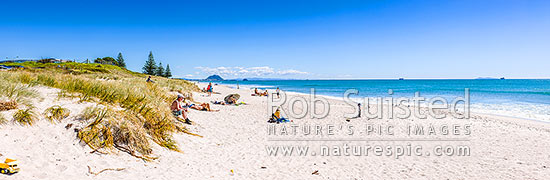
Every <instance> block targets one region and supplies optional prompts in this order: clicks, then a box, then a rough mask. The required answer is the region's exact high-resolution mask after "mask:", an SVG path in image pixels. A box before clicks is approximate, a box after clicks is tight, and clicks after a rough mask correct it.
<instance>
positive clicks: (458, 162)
mask: <svg viewBox="0 0 550 180" xmlns="http://www.w3.org/2000/svg"><path fill="white" fill-rule="evenodd" d="M199 86H200V87H201V88H202V87H203V86H205V84H200V85H199ZM35 89H36V90H37V91H38V92H39V93H40V96H41V97H42V100H36V102H35V103H34V104H35V106H36V107H37V109H38V110H37V112H42V111H43V110H44V109H45V108H47V107H49V106H51V105H52V104H59V105H62V106H64V107H67V108H69V109H70V110H71V116H70V117H69V118H66V119H65V120H63V121H62V122H61V123H57V124H51V123H49V122H48V121H46V120H45V119H43V118H42V117H41V119H40V120H39V121H38V123H37V124H36V125H34V126H31V127H23V126H21V125H17V124H12V123H9V124H5V125H2V127H0V129H1V130H0V135H1V137H2V141H1V142H2V143H0V153H1V154H2V156H0V157H1V158H2V159H3V158H6V157H9V158H15V159H18V160H19V167H20V168H21V172H19V173H17V174H14V175H11V176H6V175H2V179H4V178H5V179H208V178H212V179H395V178H398V179H404V178H420V179H546V178H547V177H550V170H549V169H550V154H548V149H550V127H549V125H548V124H547V123H541V122H535V121H530V120H525V119H516V118H509V117H499V116H494V115H481V114H472V117H471V118H470V119H467V120H466V119H463V120H451V119H442V120H434V119H424V120H421V119H411V120H407V121H403V120H401V121H392V120H389V119H370V120H367V119H354V120H351V121H350V122H347V121H345V119H344V118H342V114H343V113H346V112H349V111H351V110H350V109H349V107H348V105H346V104H345V103H344V102H342V101H338V100H334V99H328V101H329V102H330V108H331V109H330V114H329V115H328V116H327V117H326V118H324V119H310V118H307V117H306V118H304V119H292V121H293V122H290V123H283V124H277V125H275V126H278V127H282V126H289V125H291V124H297V125H303V124H334V125H344V126H347V125H355V126H356V127H361V126H362V125H364V124H368V123H373V124H391V125H392V126H394V127H395V130H394V131H395V132H396V133H395V134H394V135H386V134H378V135H375V134H373V135H367V136H364V135H363V136H361V135H358V136H353V138H355V139H357V138H371V139H372V138H378V139H396V138H409V139H414V138H415V137H410V136H407V135H405V134H403V133H398V132H401V131H402V130H405V128H406V127H407V124H424V125H428V124H434V125H435V126H437V125H438V124H445V123H450V124H457V125H460V126H464V125H467V124H469V125H471V134H470V135H468V136H466V135H464V134H460V135H457V136H448V135H447V136H445V135H441V134H436V135H432V136H422V138H424V139H426V138H429V139H453V138H454V139H461V140H462V141H444V142H441V141H412V142H411V141H408V142H407V141H371V142H363V141H274V139H285V138H286V139H300V138H310V139H311V138H318V139H326V138H329V139H338V138H349V137H350V136H346V135H342V134H335V135H332V136H327V135H326V134H324V135H319V136H308V137H306V136H305V135H298V136H289V135H287V136H285V135H275V136H274V135H268V131H267V129H268V128H267V127H268V126H269V125H270V124H269V123H267V122H266V121H267V120H268V115H267V108H266V105H267V98H266V97H256V96H250V94H251V93H252V90H250V89H232V88H229V87H226V86H222V85H218V86H215V91H216V92H219V93H220V94H213V95H212V96H210V97H208V96H207V95H206V94H205V93H197V92H195V93H194V94H193V98H194V99H195V100H196V101H198V102H210V101H213V100H218V101H219V100H223V97H224V96H225V95H227V94H230V93H238V94H240V95H241V99H240V100H239V101H243V102H245V103H246V105H241V106H223V105H212V107H213V109H219V110H220V111H219V112H203V111H196V110H190V115H189V116H190V119H191V120H192V121H194V122H195V123H196V124H195V125H193V126H188V128H190V129H191V131H192V132H194V133H197V134H199V135H201V136H203V137H202V138H201V137H196V136H190V135H187V134H182V133H178V134H176V135H175V136H174V137H175V140H176V141H177V143H178V144H180V146H181V150H182V151H183V153H179V152H174V151H170V150H167V149H165V148H162V147H160V146H158V145H157V144H154V145H153V156H156V157H158V159H157V160H154V161H152V162H144V161H142V160H140V159H138V158H135V157H132V156H130V155H129V154H126V153H123V152H119V153H116V154H100V153H97V152H96V153H90V152H91V151H92V150H91V149H90V148H89V147H88V146H86V145H84V144H83V143H81V142H80V141H79V140H78V139H77V138H76V132H75V131H74V128H75V127H78V126H80V124H79V122H78V120H77V119H76V115H78V114H79V113H80V112H81V111H82V110H83V109H84V108H85V107H87V106H92V105H94V103H89V102H86V103H78V102H77V100H76V99H65V98H61V99H58V98H57V92H58V91H59V90H58V89H54V88H49V87H40V86H38V87H35ZM292 96H305V95H300V94H289V97H292ZM306 98H307V97H306ZM13 112H14V111H13V110H11V111H4V112H1V113H2V114H3V115H4V116H5V117H10V115H11V113H13ZM68 124H74V126H73V127H67V128H66V126H67V125H68ZM344 143H349V144H358V145H364V144H365V143H367V144H370V145H376V144H386V145H387V144H389V145H398V144H405V145H406V144H407V143H412V144H419V145H422V146H425V147H433V146H436V145H437V144H444V145H467V146H469V147H470V149H471V152H470V153H471V154H470V155H469V156H433V155H432V156H402V157H399V158H398V159H396V158H395V157H393V156H386V155H382V156H374V155H372V154H369V155H367V156H353V155H351V156H345V155H341V156H319V155H317V156H315V155H307V156H270V155H268V153H267V151H266V148H267V147H271V146H288V145H290V146H295V145H299V146H309V147H310V148H311V149H315V150H318V147H319V146H323V145H330V146H332V145H342V144H344ZM88 167H89V168H90V169H89V168H88ZM107 168H112V169H117V168H120V169H118V170H106V171H104V172H102V173H100V174H98V175H94V174H92V173H97V172H99V171H101V170H103V169H107ZM90 170H91V172H92V173H90Z"/></svg>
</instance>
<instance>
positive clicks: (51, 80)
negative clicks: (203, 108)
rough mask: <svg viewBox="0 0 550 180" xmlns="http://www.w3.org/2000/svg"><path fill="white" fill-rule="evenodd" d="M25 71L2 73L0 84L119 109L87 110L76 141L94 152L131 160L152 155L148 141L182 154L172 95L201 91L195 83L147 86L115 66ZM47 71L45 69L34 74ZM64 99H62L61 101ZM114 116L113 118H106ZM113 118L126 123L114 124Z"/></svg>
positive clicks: (67, 66) (73, 65) (164, 81)
mask: <svg viewBox="0 0 550 180" xmlns="http://www.w3.org/2000/svg"><path fill="white" fill-rule="evenodd" d="M20 65H23V66H25V67H30V68H27V69H23V70H13V71H9V72H0V78H3V79H6V80H7V81H10V82H13V83H25V84H32V85H44V86H50V87H54V88H58V89H61V90H63V91H65V93H77V94H79V97H81V101H87V100H90V99H96V100H97V101H99V103H100V104H103V105H104V106H110V107H121V108H123V109H124V110H118V111H112V110H105V109H103V108H99V107H91V108H89V109H88V108H87V109H86V110H85V111H84V112H83V113H82V114H81V115H80V118H81V119H83V120H85V121H86V122H89V121H91V122H90V123H89V124H88V126H86V127H85V128H83V129H82V130H81V131H80V132H79V133H78V137H79V138H80V139H81V140H82V141H84V142H85V143H87V144H88V145H89V146H90V147H91V148H92V149H101V148H104V149H106V150H107V151H110V149H112V148H113V147H115V146H116V148H117V149H119V150H123V151H126V150H128V151H129V152H130V153H131V154H132V155H136V154H138V153H139V154H142V155H148V154H150V151H151V150H150V144H148V141H147V138H145V137H148V138H150V139H151V140H153V142H155V143H157V144H159V145H160V146H163V147H166V148H168V149H171V150H174V151H179V148H178V146H177V144H176V142H175V141H174V140H173V139H172V134H173V133H176V132H180V130H179V129H182V128H177V123H178V122H177V121H175V118H174V117H173V115H172V114H171V112H170V109H169V103H171V101H172V100H173V99H174V98H175V95H174V93H175V92H179V93H182V94H184V93H188V92H191V91H198V90H199V89H198V87H197V86H195V85H194V84H193V83H191V82H188V81H184V80H178V79H168V78H162V77H153V79H154V80H155V82H156V83H147V82H145V80H146V75H143V74H140V73H135V72H131V71H128V70H126V69H122V68H120V67H117V66H111V65H99V64H82V63H59V64H39V63H27V64H24V63H22V64H20ZM41 66H44V67H45V68H44V69H31V68H33V67H41ZM61 96H62V95H61ZM108 112H110V113H108ZM112 114H117V116H120V117H123V118H117V119H115V118H112Z"/></svg>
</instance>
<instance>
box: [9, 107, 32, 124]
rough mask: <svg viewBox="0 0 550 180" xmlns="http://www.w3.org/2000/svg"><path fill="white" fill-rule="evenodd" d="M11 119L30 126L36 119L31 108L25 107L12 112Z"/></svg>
mask: <svg viewBox="0 0 550 180" xmlns="http://www.w3.org/2000/svg"><path fill="white" fill-rule="evenodd" d="M13 120H14V121H15V122H17V123H19V124H20V125H28V126H32V125H33V124H34V123H35V122H36V121H37V120H38V119H37V117H36V113H35V112H34V111H33V110H32V108H27V109H25V110H23V109H20V110H17V112H15V114H13Z"/></svg>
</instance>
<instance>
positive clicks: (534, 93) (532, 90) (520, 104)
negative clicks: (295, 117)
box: [216, 79, 550, 122]
mask: <svg viewBox="0 0 550 180" xmlns="http://www.w3.org/2000/svg"><path fill="white" fill-rule="evenodd" d="M216 83H219V84H225V85H230V86H231V87H237V84H238V85H239V87H240V88H241V89H243V88H249V89H252V88H256V87H257V88H260V89H275V88H277V87H279V88H280V89H281V90H284V91H286V92H297V93H306V94H309V93H310V92H311V88H314V89H315V93H316V94H317V95H325V96H331V97H335V98H339V99H342V97H343V95H344V92H345V91H346V90H348V89H357V90H358V91H359V94H357V95H353V97H351V98H363V97H389V96H391V97H394V98H399V97H413V96H414V93H415V92H419V93H420V95H421V96H423V97H426V98H431V97H435V96H439V97H443V98H446V99H447V100H449V102H450V101H451V100H452V99H455V98H456V97H464V91H465V88H468V89H469V91H470V103H471V104H470V105H471V110H472V111H473V112H476V111H478V112H488V113H491V114H496V115H505V116H512V117H520V118H527V119H534V120H540V121H546V122H550V79H434V80H409V79H406V80H397V79H396V80H254V81H221V82H216ZM390 89H391V91H392V92H393V94H391V95H390V94H389V93H388V91H389V90H390ZM251 92H252V91H251Z"/></svg>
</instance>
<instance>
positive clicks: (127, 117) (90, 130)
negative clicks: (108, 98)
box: [77, 106, 155, 161]
mask: <svg viewBox="0 0 550 180" xmlns="http://www.w3.org/2000/svg"><path fill="white" fill-rule="evenodd" d="M81 117H82V118H83V119H88V120H89V119H93V121H92V122H91V123H90V124H88V125H87V126H86V127H84V128H83V129H81V130H80V131H79V132H78V135H77V136H78V138H80V140H82V141H83V142H85V143H86V144H88V146H90V148H92V149H94V151H101V150H102V149H104V150H107V151H108V152H110V151H112V150H113V149H115V148H116V149H118V150H121V151H124V152H127V153H129V154H130V155H132V156H134V157H138V158H141V159H143V160H146V161H148V160H152V159H155V158H153V157H150V156H149V155H150V154H151V153H152V151H153V150H152V149H151V144H150V143H149V139H148V138H147V132H145V129H144V128H143V127H142V126H140V125H141V123H140V122H141V121H140V120H139V118H138V116H136V114H133V113H131V112H125V111H119V112H115V111H113V110H112V109H109V108H107V107H97V106H96V107H88V108H86V109H85V110H84V112H83V114H82V115H81ZM114 117H117V118H114Z"/></svg>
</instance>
